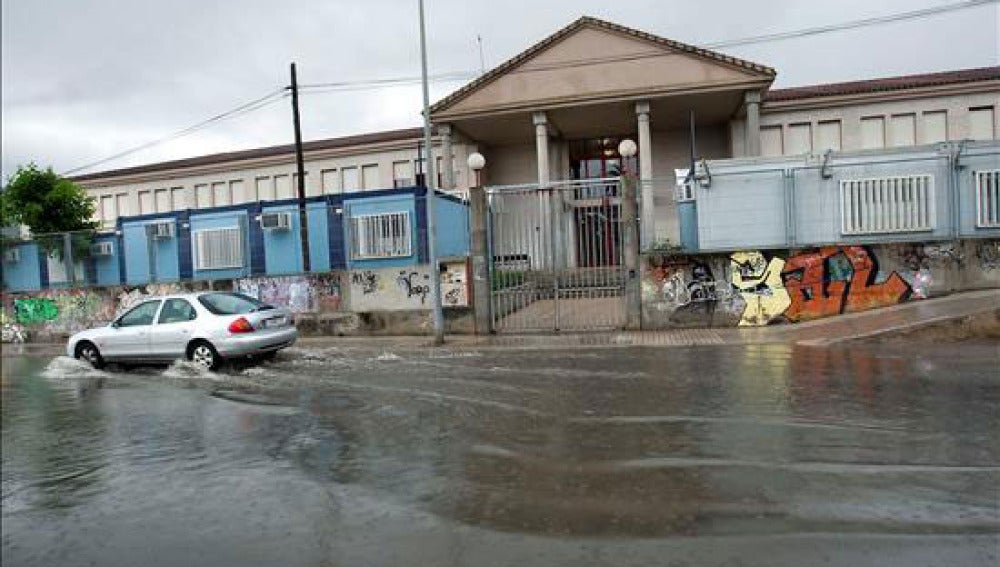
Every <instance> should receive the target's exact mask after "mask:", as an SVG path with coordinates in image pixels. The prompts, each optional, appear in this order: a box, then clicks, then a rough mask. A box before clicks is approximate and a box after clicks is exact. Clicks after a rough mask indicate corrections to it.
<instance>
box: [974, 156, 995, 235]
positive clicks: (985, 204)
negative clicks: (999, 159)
mask: <svg viewBox="0 0 1000 567" xmlns="http://www.w3.org/2000/svg"><path fill="white" fill-rule="evenodd" d="M973 177H974V178H975V180H976V181H975V182H976V227H977V228H1000V169H991V170H988V171H977V172H975V173H973Z"/></svg>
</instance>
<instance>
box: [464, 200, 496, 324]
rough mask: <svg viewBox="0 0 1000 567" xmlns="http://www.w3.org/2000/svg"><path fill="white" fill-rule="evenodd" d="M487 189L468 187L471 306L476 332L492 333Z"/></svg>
mask: <svg viewBox="0 0 1000 567" xmlns="http://www.w3.org/2000/svg"><path fill="white" fill-rule="evenodd" d="M488 214H489V209H487V207H486V190H485V189H483V187H482V185H480V184H479V183H478V182H477V183H476V185H475V187H470V188H469V236H470V238H471V242H470V252H471V255H472V309H473V312H474V321H475V326H476V334H477V335H486V334H489V333H490V332H491V329H490V327H491V325H490V322H491V317H490V271H489V242H487V240H486V223H487V215H488Z"/></svg>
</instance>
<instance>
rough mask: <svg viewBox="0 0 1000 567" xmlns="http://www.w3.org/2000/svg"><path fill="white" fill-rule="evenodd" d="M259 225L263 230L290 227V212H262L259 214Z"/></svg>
mask: <svg viewBox="0 0 1000 567" xmlns="http://www.w3.org/2000/svg"><path fill="white" fill-rule="evenodd" d="M260 226H261V228H263V229H265V230H289V229H290V228H292V215H291V213H264V214H262V215H260Z"/></svg>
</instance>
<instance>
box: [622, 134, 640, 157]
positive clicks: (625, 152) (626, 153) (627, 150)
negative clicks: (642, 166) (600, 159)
mask: <svg viewBox="0 0 1000 567" xmlns="http://www.w3.org/2000/svg"><path fill="white" fill-rule="evenodd" d="M638 151H639V148H638V146H636V145H635V142H633V141H632V140H629V139H628V138H625V139H624V140H622V141H621V143H620V144H618V155H620V156H622V157H626V158H630V157H632V156H634V155H635V154H636V152H638Z"/></svg>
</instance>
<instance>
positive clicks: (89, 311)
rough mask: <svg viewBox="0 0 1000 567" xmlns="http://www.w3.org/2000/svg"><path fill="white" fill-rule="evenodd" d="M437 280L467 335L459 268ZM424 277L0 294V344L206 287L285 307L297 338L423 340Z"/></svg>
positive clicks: (427, 274)
mask: <svg viewBox="0 0 1000 567" xmlns="http://www.w3.org/2000/svg"><path fill="white" fill-rule="evenodd" d="M440 277H441V280H440V281H441V296H442V302H443V304H444V306H445V310H444V312H445V323H446V331H447V332H448V333H452V334H463V333H472V332H473V316H472V310H471V309H470V308H469V307H468V305H469V300H468V298H469V296H470V293H469V290H468V288H467V286H468V281H469V278H468V272H467V266H466V263H465V262H452V263H447V264H443V269H442V270H441V272H440ZM430 278H431V270H430V267H429V266H411V267H407V268H389V269H380V270H355V271H339V272H329V273H324V274H310V275H295V276H274V277H259V278H244V279H237V280H216V281H211V282H173V283H159V284H148V285H140V286H114V287H93V288H74V289H46V290H42V291H38V292H30V293H4V294H3V304H2V308H0V323H2V329H3V337H2V338H3V341H4V342H28V341H31V342H60V341H63V340H65V339H66V338H67V337H68V336H69V335H71V334H73V333H75V332H77V331H80V330H83V329H87V328H91V327H96V326H99V325H104V324H107V323H108V322H110V321H111V320H112V319H113V318H114V317H115V316H116V315H117V314H119V313H122V312H123V311H125V310H127V309H129V308H130V307H132V306H133V305H135V304H136V303H138V302H139V301H140V300H142V299H144V298H146V297H149V296H154V295H165V294H170V293H185V292H192V291H204V290H208V289H214V290H225V291H239V292H242V293H246V294H247V295H251V296H253V297H257V298H259V299H261V300H262V301H265V302H267V303H270V304H272V305H277V306H281V307H287V308H289V309H290V310H291V311H292V312H293V313H294V314H295V318H296V325H297V326H298V327H299V330H300V332H301V334H302V335H303V336H309V335H329V336H346V335H426V334H432V333H433V322H432V318H431V317H432V316H431V311H430V309H431V303H432V302H431V299H430V297H429V294H430V285H429V282H430ZM352 299H353V301H352Z"/></svg>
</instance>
